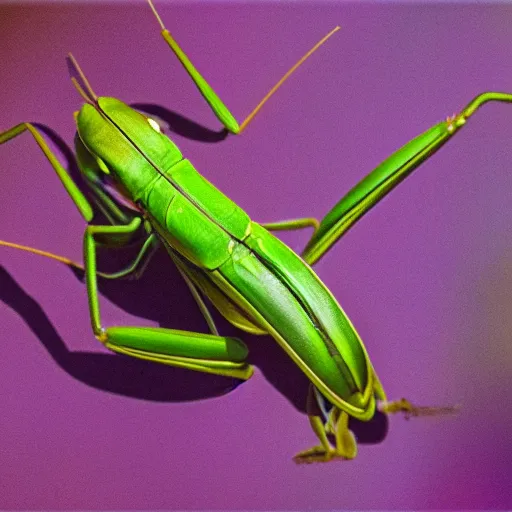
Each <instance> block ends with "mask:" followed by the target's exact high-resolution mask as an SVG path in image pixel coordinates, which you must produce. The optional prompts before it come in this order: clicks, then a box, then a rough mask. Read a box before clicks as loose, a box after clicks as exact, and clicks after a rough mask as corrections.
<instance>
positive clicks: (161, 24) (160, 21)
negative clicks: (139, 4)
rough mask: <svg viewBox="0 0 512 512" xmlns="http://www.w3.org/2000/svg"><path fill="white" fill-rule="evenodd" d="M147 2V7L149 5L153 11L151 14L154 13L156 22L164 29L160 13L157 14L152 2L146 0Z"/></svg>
mask: <svg viewBox="0 0 512 512" xmlns="http://www.w3.org/2000/svg"><path fill="white" fill-rule="evenodd" d="M148 4H149V7H151V10H152V11H153V14H154V15H155V18H156V19H157V21H158V24H159V25H160V27H161V28H162V30H165V25H164V23H163V21H162V18H160V15H159V14H158V12H157V10H156V8H155V6H154V5H153V2H152V1H151V0H148Z"/></svg>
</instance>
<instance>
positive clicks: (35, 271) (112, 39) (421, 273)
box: [0, 2, 512, 510]
mask: <svg viewBox="0 0 512 512" xmlns="http://www.w3.org/2000/svg"><path fill="white" fill-rule="evenodd" d="M158 7H160V10H161V14H162V17H163V18H164V20H165V21H166V23H167V26H168V28H169V30H170V31H171V33H172V34H173V35H174V36H175V37H176V39H177V40H178V41H179V42H180V44H181V45H182V46H183V48H184V49H185V51H186V52H188V54H189V56H190V57H191V58H192V60H193V61H194V62H195V63H196V65H197V67H198V68H199V70H200V71H201V72H202V73H203V75H204V76H205V77H206V78H207V79H208V80H209V81H210V82H211V83H212V85H213V86H214V88H215V89H216V90H217V92H218V93H219V94H220V96H221V97H222V98H223V99H224V100H225V101H226V103H227V104H228V106H229V108H230V109H231V110H232V111H233V113H234V114H235V115H236V116H237V117H238V118H239V119H242V118H243V116H245V115H246V114H247V113H248V112H249V111H250V110H251V109H252V108H253V106H254V105H255V104H256V103H257V102H258V101H259V100H260V99H261V98H262V96H263V95H264V94H265V92H266V91H267V90H268V89H269V88H270V87H271V86H272V85H273V84H274V83H275V81H276V80H277V79H278V78H280V77H281V75H282V74H283V73H284V71H286V70H287V69H288V67H289V66H290V65H291V64H292V63H294V62H295V61H296V60H297V58H298V57H299V56H300V55H302V54H303V53H304V52H305V51H306V50H307V49H308V48H310V47H311V46H312V45H313V44H314V43H315V42H316V41H317V40H318V39H319V38H320V37H322V36H323V35H324V34H325V33H327V31H328V30H330V29H331V28H332V27H333V26H334V25H336V24H340V25H342V27H343V30H341V31H340V32H339V33H338V34H337V35H336V36H335V37H334V38H333V39H332V40H331V41H330V42H329V43H328V44H327V45H326V46H324V47H323V48H322V49H321V50H320V51H319V52H318V53H317V54H316V55H315V56H314V57H313V58H312V59H311V60H310V61H309V62H308V63H307V64H306V65H305V66H304V67H303V68H301V69H300V71H298V72H297V74H296V75H295V76H294V78H293V79H291V80H290V81H289V83H287V84H286V86H285V87H283V88H282V90H280V91H279V93H278V94H277V95H276V96H275V97H274V98H273V99H272V100H271V102H270V103H269V104H268V105H267V106H266V107H265V109H264V111H262V112H261V114H260V115H258V117H257V118H256V120H255V121H254V122H253V123H252V125H250V126H249V128H248V129H247V132H246V133H245V134H244V136H243V137H240V138H237V137H229V138H227V139H226V140H225V141H223V142H220V143H218V144H207V143H203V142H198V141H194V140H189V139H186V138H184V137H181V136H179V135H175V136H174V135H173V138H174V140H175V141H176V142H177V143H178V145H179V146H180V148H181V149H182V151H183V152H184V154H185V155H187V156H188V157H190V158H191V159H192V161H193V162H194V164H195V165H196V167H197V168H198V169H199V170H201V172H203V173H204V174H205V176H207V177H208V179H210V180H211V181H213V182H214V183H215V184H216V185H217V186H218V187H219V188H220V189H221V190H223V191H224V192H225V193H226V194H228V195H229V196H230V197H231V198H233V199H234V200H235V201H236V202H237V203H239V204H240V205H241V206H243V207H244V208H245V209H246V210H247V211H248V212H249V214H250V215H251V216H252V217H253V218H254V219H255V220H258V221H274V220H277V219H281V218H291V217H299V216H317V217H319V218H321V217H322V216H323V215H324V214H325V213H326V212H327V211H328V209H329V208H330V207H331V206H332V205H333V204H334V203H335V202H336V201H337V200H338V199H339V198H340V197H341V196H342V194H343V193H345V192H346V191H347V190H348V189H349V188H350V187H351V186H352V185H354V184H355V183H356V182H357V181H358V180H359V179H360V178H362V177H363V176H364V175H365V174H366V173H368V172H369V171H370V170H371V169H372V168H373V167H374V166H375V165H377V164H378V163H379V162H380V161H381V160H382V159H383V158H385V157H386V156H388V155H389V154H390V153H391V152H392V151H394V150H395V149H396V148H398V147H400V146H401V145H402V144H404V143H405V142H407V141H408V140H409V139H411V138H412V137H414V136H415V135H417V134H419V133H420V132H421V131H423V130H425V129H427V128H428V127H429V126H431V125H432V124H434V123H436V122H438V121H439V120H440V119H443V118H444V117H446V116H447V115H450V114H452V113H453V112H454V111H456V110H457V109H460V108H461V107H462V106H463V105H464V104H465V103H466V102H467V101H469V100H470V99H471V98H472V97H473V96H474V95H476V94H477V93H479V92H482V91H485V90H493V89H494V90H502V91H509V92H512V7H511V6H507V5H495V6H489V5H488V6H476V5H442V4H441V5H431V6H421V5H393V4H386V5H375V4H361V5H355V4H341V3H340V4H334V3H331V4H328V3H325V4H321V3H316V2H315V3H309V4H306V3H288V4H283V5H280V6H278V5H275V4H263V3H254V4H242V3H239V4H226V3H218V4H206V3H195V4H190V5H183V4H181V5H180V4H172V5H170V4H167V5H165V6H164V5H161V4H160V5H158ZM0 27H1V31H0V41H1V44H0V48H1V50H0V51H1V54H2V59H1V61H2V65H1V71H0V105H1V119H0V121H1V125H0V126H1V129H6V128H9V127H11V126H13V125H14V124H17V123H19V122H22V121H37V122H40V123H44V124H47V125H49V126H50V127H51V128H52V129H54V130H55V131H56V132H57V133H59V134H60V135H61V136H62V137H63V138H64V139H65V140H66V142H67V143H71V142H72V138H73V134H74V130H73V118H72V113H73V111H75V110H77V109H78V108H79V106H80V98H79V97H78V96H77V94H76V92H75V90H74V88H73V87H72V86H71V84H70V82H69V79H68V75H67V69H66V66H65V61H64V57H65V55H66V53H67V52H68V51H72V52H73V53H74V55H75V57H76V58H77V59H78V61H79V62H80V64H81V65H82V67H83V69H84V70H85V72H86V73H87V75H88V77H89V79H90V81H91V82H92V84H93V87H94V88H95V90H96V92H98V93H99V94H102V95H112V96H116V97H119V98H120V99H122V100H124V101H127V102H148V103H157V104H161V105H165V106H167V107H168V108H169V109H172V110H174V111H176V112H179V113H180V114H182V115H183V116H186V117H188V118H190V119H192V120H194V121H195V122H197V123H200V124H203V125H205V126H208V127H209V128H212V129H217V127H218V123H217V121H216V119H215V118H214V117H213V116H212V114H211V113H210V111H209V110H208V108H207V106H206V105H205V104H204V102H203V101H202V100H201V98H200V97H199V96H198V94H197V92H196V90H195V88H194V86H193V85H192V84H191V82H190V81H189V80H188V77H187V76H186V75H185V73H184V71H183V70H182V69H181V67H180V66H179V64H178V63H177V61H176V60H175V59H174V57H173V55H172V54H171V52H170V51H168V50H167V48H166V46H165V44H164V42H163V41H162V40H161V39H160V37H159V34H158V26H157V24H156V22H155V20H154V18H153V17H152V15H151V12H150V11H149V8H148V7H147V6H146V5H145V4H144V3H143V2H141V3H140V4H137V5H136V4H123V5H108V6H107V5H102V4H95V5H87V6H86V5H79V4H78V5H63V6H57V5H37V6H36V5H30V6H24V7H21V6H14V5H10V6H8V5H2V6H0ZM511 132H512V105H506V104H492V105H488V106H486V107H484V108H483V109H482V110H481V111H480V112H478V113H477V114H476V115H475V116H474V119H472V121H471V123H469V124H468V126H467V127H466V128H465V129H464V130H463V131H462V132H461V133H460V134H459V135H458V136H457V137H456V138H455V139H454V140H453V141H451V142H450V143H449V144H448V145H447V146H446V147H445V148H443V149H442V150H441V151H440V152H439V153H438V154H437V155H435V156H434V157H433V158H432V159H431V160H429V161H428V162H427V163H425V164H424V165H423V167H422V168H421V170H419V171H418V172H417V174H416V175H414V176H413V177H411V178H410V179H408V180H407V181H406V182H404V183H403V184H402V185H401V186H400V187H399V189H397V190H396V191H395V192H394V193H393V194H392V195H391V196H390V197H388V198H386V200H384V201H383V202H382V204H380V205H379V206H378V207H377V208H375V210H373V211H372V212H371V213H370V214H368V215H367V217H365V218H364V219H363V220H362V221H361V222H360V223H359V224H358V225H357V226H356V227H355V228H354V229H353V230H352V231H350V232H349V233H348V234H347V236H346V237H345V238H344V239H343V240H342V241H340V242H339V243H338V245H337V246H336V247H335V248H334V249H333V250H332V251H331V252H330V253H329V254H328V255H327V256H326V257H325V258H324V259H323V260H322V261H321V262H320V263H319V264H318V265H317V267H316V269H317V271H318V274H319V275H320V277H321V278H322V279H323V280H324V281H325V283H326V284H327V285H328V286H329V287H330V289H331V290H332V292H333V293H334V295H335V296H336V297H337V298H338V299H339V301H340V302H341V304H342V305H343V307H344V308H345V310H346V312H347V313H348V315H349V316H350V318H351V320H352V321H353V323H354V324H355V326H356V327H357V328H358V330H359V332H360V334H361V336H362V338H363V339H364V340H365V343H366V346H367V348H368V350H369V353H370V355H371V357H372V359H373V362H374V365H375V367H376V369H377V371H378V372H379V375H380V378H381V380H382V382H383V383H384V386H385V388H386V391H387V393H388V395H389V396H390V397H397V398H398V397H401V396H407V397H409V398H411V399H412V400H415V401H417V402H418V403H422V404H454V403H460V404H462V406H463V408H462V410H461V412H460V414H458V415H457V416H455V417H444V418H427V419H418V420H413V421H409V422H407V421H404V420H403V419H402V418H400V417H396V418H391V419H390V427H389V433H388V435H387V437H386V439H385V440H384V442H382V443H380V444H375V445H360V448H359V456H358V458H357V459H356V460H355V461H352V462H345V463H331V464H327V465H314V466H307V467H304V466H302V467H298V466H295V465H294V464H293V462H292V461H291V457H292V456H293V455H294V454H295V453H296V452H297V451H299V450H301V449H304V448H306V447H308V446H310V445H311V444H312V443H313V442H314V437H313V434H312V432H311V430H310V428H309V425H308V422H307V419H306V417H305V416H304V415H303V414H302V413H301V412H300V411H298V410H297V409H296V408H295V407H294V406H293V405H292V403H291V402H290V401H289V400H288V399H287V397H286V396H285V394H283V393H281V392H279V385H278V386H277V388H278V389H276V385H274V383H272V384H271V383H270V382H273V381H274V380H276V381H282V382H281V384H280V386H281V388H282V389H292V388H294V387H295V381H294V379H299V380H300V378H299V377H297V374H296V373H293V374H288V370H286V367H284V368H285V370H283V373H282V374H281V375H279V373H277V377H276V378H275V379H270V381H269V379H266V378H265V372H261V371H256V373H255V376H254V377H253V378H252V379H251V380H250V381H249V382H247V383H245V384H244V385H242V386H241V387H239V388H238V389H236V390H235V391H234V392H232V393H230V394H227V395H226V396H223V397H220V398H210V399H204V400H199V401H184V400H179V401H167V402H166V401H162V402H154V401H147V400H136V399H134V398H131V397H128V396H122V395H119V394H111V393H108V392H106V391H105V390H101V389H97V388H95V387H91V386H89V385H86V384H84V383H83V382H82V381H80V379H76V378H73V377H72V376H70V375H69V374H68V373H67V372H66V371H64V370H63V369H62V368H61V366H60V365H59V364H57V363H56V361H55V359H54V358H52V357H51V355H50V354H49V352H48V350H47V349H46V348H45V346H44V345H43V344H42V343H41V340H40V336H41V334H40V335H36V333H35V332H34V331H33V330H32V329H31V328H30V327H29V323H30V322H29V321H31V319H32V320H33V321H34V322H36V323H37V325H39V326H41V325H42V326H43V327H41V329H42V330H44V332H45V334H44V336H46V339H57V340H58V339H60V343H62V344H64V345H65V346H66V347H67V348H68V349H69V351H71V352H98V353H103V352H104V351H103V349H102V348H101V346H100V345H99V344H98V343H97V342H96V341H95V339H94V337H93V336H92V333H91V330H90V325H89V317H88V313H87V309H86V307H87V299H86V294H85V289H84V286H83V284H82V283H81V282H80V281H79V280H77V279H75V278H74V277H73V276H72V275H71V274H70V272H69V271H68V270H67V269H66V268H63V267H61V266H60V265H58V264H56V263H54V262H52V261H46V260H44V259H42V258H38V257H36V256H32V255H28V254H23V253H17V252H15V251H12V250H8V249H2V250H1V251H0V258H1V266H2V267H3V270H2V272H3V273H2V276H3V277H2V279H1V280H0V292H1V293H2V297H3V301H0V339H1V342H2V356H1V363H0V508H2V509H32V508H38V509H78V508H80V509H99V508H101V509H142V508H143V509H266V510H273V509H368V508H379V509H404V508H408V509H418V508H437V509H441V508H443V509H457V508H465V509H469V508H476V509H484V508H485V509H491V508H492V509H500V508H501V509H511V508H512V485H511V484H510V482H511V477H512V439H511V434H510V432H511V428H512V406H511V400H510V390H509V384H510V382H511V381H512V343H511V342H512V334H511V333H512V232H511V230H510V223H511V221H512V208H511V200H512V172H511V170H512V144H511V141H510V133H511ZM0 151H1V157H2V186H1V187H0V200H1V205H2V216H1V221H0V226H1V227H0V237H1V238H2V239H5V240H9V241H17V242H19V243H25V244H28V245H33V246H36V247H39V248H42V249H46V250H51V251H54V252H56V253H58V254H63V255H66V256H69V257H71V258H74V259H77V260H81V238H82V232H83V228H84V224H83V221H82V220H81V218H80V216H79V215H78V213H77V211H76V210H75V209H74V208H73V205H72V204H71V202H70V200H69V199H68V197H67V196H66V194H65V192H64V191H63V189H62V187H61V185H60V184H59V182H58V180H57V179H56V177H55V176H54V173H53V171H52V169H51V167H50V166H49V164H48V163H47V162H46V160H45V159H44V157H43V155H42V153H41V152H40V151H39V150H38V148H37V147H36V144H35V143H34V141H33V140H31V138H30V137H29V136H28V135H23V136H21V137H19V138H18V139H16V140H14V141H12V142H10V143H8V144H6V145H3V146H2V147H1V149H0ZM307 236H308V233H306V232H304V233H294V234H287V235H285V236H283V239H284V240H285V241H286V242H287V243H289V244H290V245H291V246H292V247H293V248H294V249H295V250H300V248H301V247H303V245H304V243H305V241H306V240H307ZM159 261H164V262H166V260H165V259H163V260H159ZM159 271H160V270H159ZM161 272H162V273H163V274H165V278H162V279H158V281H159V286H156V287H154V288H153V289H152V290H151V293H144V294H142V293H141V294H140V295H138V293H137V288H136V285H133V284H131V285H130V286H131V287H132V288H131V289H132V290H135V293H134V295H133V297H134V299H133V300H134V301H135V302H137V301H140V302H143V303H144V302H146V301H157V302H158V303H159V304H160V305H161V304H168V319H167V320H168V321H167V322H164V324H165V325H167V326H169V327H178V328H187V329H204V325H203V324H202V323H201V322H202V321H201V318H200V316H198V315H197V313H196V311H195V309H194V308H195V306H194V302H193V300H192V299H191V298H189V297H188V296H187V295H186V287H185V286H184V285H183V284H182V283H181V282H178V281H179V279H178V277H177V273H176V272H173V273H172V278H169V277H168V276H167V273H166V272H167V271H166V270H165V269H164V270H161ZM7 276H10V278H9V277H7ZM9 279H14V280H15V281H16V283H18V285H19V287H20V290H21V291H22V292H24V293H26V294H28V295H29V296H30V297H32V299H33V300H34V301H36V303H37V304H39V306H40V308H41V310H42V311H39V310H38V311H39V313H37V314H36V313H35V312H34V311H36V310H35V309H34V310H30V311H29V310H26V307H28V306H26V304H28V303H29V302H30V301H28V302H27V300H25V301H22V306H21V310H20V311H17V310H16V309H15V308H12V307H10V306H9V305H8V301H7V300H6V294H7V293H8V292H6V290H11V289H12V286H13V285H12V284H10V285H8V281H9ZM9 282H10V281H9ZM120 286H121V285H120ZM127 286H128V285H127ZM121 289H122V288H121ZM22 292H20V293H21V294H22V295H23V293H22ZM9 293H10V292H9ZM23 304H24V305H23ZM176 305H179V310H178V311H177V312H176ZM138 306H139V305H137V304H134V307H138ZM24 308H25V309H24ZM173 308H175V309H174V310H173ZM36 309H37V308H36ZM173 311H174V313H173ZM189 311H190V314H188V312H189ZM102 313H103V319H104V323H105V324H106V325H113V324H116V323H119V324H128V325H129V324H132V325H155V324H156V322H155V321H154V319H153V318H147V316H146V317H143V318H136V317H135V316H133V315H132V316H131V315H130V314H129V313H127V312H126V311H123V309H122V308H120V307H119V306H118V305H116V304H115V303H112V302H109V301H108V300H107V299H105V298H103V299H102ZM36 316H37V319H35V320H34V318H35V317H36ZM51 326H53V329H54V330H55V331H53V330H52V328H51ZM221 326H222V328H225V329H228V328H227V327H226V325H225V323H221ZM250 342H251V343H250V347H251V348H252V349H254V351H255V352H256V353H258V354H259V357H260V359H264V358H265V354H266V353H267V352H266V350H267V349H266V347H271V346H272V345H273V344H272V341H271V340H269V339H267V338H262V339H261V340H259V339H257V338H254V337H253V338H252V339H251V340H250ZM274 352H275V351H274ZM274 352H273V351H272V350H270V349H269V351H268V354H269V355H268V357H269V358H271V357H273V353H274ZM169 372H170V373H169V375H170V376H171V378H170V379H169V382H170V383H171V384H172V385H173V386H175V387H176V389H178V390H179V388H180V386H187V384H186V382H187V381H186V380H185V381H184V380H182V376H183V373H180V372H177V371H174V370H172V369H170V370H169ZM269 374H270V373H269ZM173 375H174V376H175V379H174V380H173V379H172V376H173ZM272 375H274V374H272ZM100 377H101V376H100ZM114 377H115V375H113V378H114ZM98 378H99V377H98ZM103 378H106V379H107V380H108V375H107V376H106V377H105V374H103ZM183 378H184V379H186V377H183ZM201 379H202V378H201ZM204 379H205V380H204V382H205V384H204V387H205V389H208V386H209V381H208V379H209V377H207V376H205V377H204ZM184 382H185V383H184ZM182 391H183V390H182ZM185 391H186V390H185ZM185 391H183V392H185Z"/></svg>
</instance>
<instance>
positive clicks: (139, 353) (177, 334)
mask: <svg viewBox="0 0 512 512" xmlns="http://www.w3.org/2000/svg"><path fill="white" fill-rule="evenodd" d="M137 220H138V219H135V220H134V221H133V222H132V223H130V224H129V225H127V226H88V227H87V228H86V231H85V235H84V260H85V277H86V284H87V296H88V302H89V312H90V316H91V325H92V329H93V332H94V334H95V336H96V338H97V339H98V340H99V341H100V342H101V343H103V344H104V345H105V346H106V347H107V348H109V349H110V350H112V351H113V352H118V353H121V354H125V355H129V356H132V357H137V358H139V359H145V360H149V361H154V362H157V363H162V364H168V365H170V366H177V367H181V368H188V369H191V370H196V371H201V372H204V373H213V374H216V375H223V376H226V377H234V378H238V379H242V380H247V379H248V378H249V377H250V376H251V375H252V373H253V368H252V366H251V365H249V364H248V363H247V362H246V360H245V359H246V356H247V352H248V351H247V347H246V346H245V344H244V343H243V342H242V341H240V340H239V339H237V338H229V337H222V336H216V335H211V334H203V333H197V332H188V331H178V330H176V329H165V328H161V327H107V328H104V327H103V326H102V324H101V320H100V308H99V298H98V284H97V272H96V250H97V243H96V240H95V238H96V236H98V235H99V236H101V237H102V239H103V238H105V237H108V236H109V235H111V236H114V237H115V236H119V235H123V234H125V233H129V232H130V231H135V230H136V229H137V227H138V226H137V222H136V221H137ZM139 222H140V221H139Z"/></svg>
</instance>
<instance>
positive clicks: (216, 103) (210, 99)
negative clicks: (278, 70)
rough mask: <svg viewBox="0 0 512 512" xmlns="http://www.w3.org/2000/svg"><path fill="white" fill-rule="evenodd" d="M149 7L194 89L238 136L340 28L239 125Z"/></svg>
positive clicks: (302, 59)
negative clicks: (192, 82)
mask: <svg viewBox="0 0 512 512" xmlns="http://www.w3.org/2000/svg"><path fill="white" fill-rule="evenodd" d="M148 2H149V5H150V7H151V9H152V11H153V13H154V14H155V17H156V19H157V20H158V23H159V24H160V27H161V29H162V32H161V33H162V37H163V38H164V39H165V42H166V43H167V44H168V45H169V47H170V48H171V50H172V51H173V52H174V54H175V55H176V57H178V59H179V61H180V62H181V64H182V65H183V67H184V68H185V70H186V71H187V73H188V74H189V76H190V78H192V80H193V81H194V83H195V84H196V87H197V88H198V89H199V92H200V93H201V95H202V96H203V98H204V99H205V100H206V102H207V103H208V105H210V108H211V109H212V111H213V113H214V114H215V116H216V117H217V119H218V120H219V121H220V122H221V123H222V125H223V126H224V127H225V128H226V130H228V131H230V132H231V133H234V134H238V133H241V132H242V131H243V130H244V129H245V128H246V127H247V125H248V124H249V123H250V121H251V120H252V119H253V118H254V116H255V115H256V114H257V113H258V112H259V110H260V109H261V108H262V107H263V105H264V104H265V103H266V102H267V101H268V99H269V98H270V97H271V96H272V95H273V94H274V93H275V92H276V91H277V89H279V87H281V85H282V84H283V83H284V82H285V81H286V80H287V78H288V77H289V76H290V75H291V74H292V73H293V72H294V71H295V70H296V69H297V68H298V67H299V66H300V65H301V64H302V63H303V62H304V61H305V60H306V59H307V58H308V57H309V56H310V55H311V54H313V53H314V52H315V51H316V50H317V49H318V48H319V47H320V46H322V44H324V43H325V41H327V39H329V37H331V36H332V35H333V34H334V33H335V32H337V31H338V30H339V28H340V27H335V28H334V29H333V30H332V31H331V32H329V34H327V35H326V36H325V37H324V38H323V39H321V40H320V41H319V42H318V43H317V44H316V45H315V46H314V47H313V48H312V49H311V50H309V51H308V52H307V53H306V54H305V55H304V56H303V57H302V58H301V59H300V60H299V61H298V62H297V63H296V64H295V65H294V66H292V68H290V70H289V71H288V72H287V73H286V74H285V75H284V76H283V78H281V80H279V81H278V82H277V84H276V85H275V86H274V87H272V89H271V90H270V91H269V92H268V94H267V95H266V96H265V97H264V98H263V99H262V100H261V101H260V103H259V104H258V105H257V106H256V108H255V109H254V110H253V111H252V112H251V113H250V114H249V115H248V116H247V117H246V118H245V120H244V121H243V122H242V123H241V124H240V125H239V124H238V121H237V120H236V119H235V117H234V116H233V114H231V112H230V111H229V110H228V108H227V107H226V105H225V104H224V103H223V102H222V100H221V99H220V98H219V97H218V96H217V94H216V93H215V91H214V90H213V89H212V88H211V86H210V85H209V84H208V82H207V81H206V80H205V79H204V78H203V77H202V76H201V74H200V73H199V72H198V71H197V69H196V68H195V66H194V65H193V64H192V62H190V60H189V58H188V57H187V55H186V54H185V52H184V51H183V50H182V49H181V48H180V46H179V45H178V43H177V42H176V41H175V40H174V38H173V37H172V36H171V34H170V33H169V31H168V30H167V29H166V28H165V25H164V24H163V22H162V19H161V18H160V16H159V15H158V13H157V11H156V9H155V7H154V5H153V3H152V2H151V0H148Z"/></svg>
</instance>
